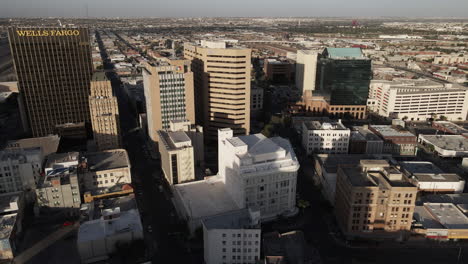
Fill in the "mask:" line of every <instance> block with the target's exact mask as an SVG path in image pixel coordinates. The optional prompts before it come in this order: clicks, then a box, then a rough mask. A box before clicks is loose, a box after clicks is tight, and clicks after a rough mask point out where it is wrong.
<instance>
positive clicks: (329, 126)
mask: <svg viewBox="0 0 468 264" xmlns="http://www.w3.org/2000/svg"><path fill="white" fill-rule="evenodd" d="M304 125H305V127H306V128H307V129H308V130H349V129H348V128H347V127H345V126H344V125H343V124H342V123H341V121H338V122H333V121H330V122H320V121H307V122H304Z"/></svg>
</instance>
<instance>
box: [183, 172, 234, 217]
mask: <svg viewBox="0 0 468 264" xmlns="http://www.w3.org/2000/svg"><path fill="white" fill-rule="evenodd" d="M174 190H175V192H177V193H178V194H179V195H180V197H181V199H182V202H183V204H184V207H185V210H186V213H187V215H189V216H191V218H192V219H196V218H204V217H208V216H214V215H218V214H221V213H224V212H228V211H234V210H239V209H240V208H239V207H238V206H237V205H236V203H235V202H234V200H232V198H231V196H230V195H229V194H228V192H227V190H226V187H225V185H224V183H223V182H222V181H221V179H220V178H218V177H217V176H213V177H211V178H208V179H205V180H203V181H195V182H189V183H182V184H176V185H174Z"/></svg>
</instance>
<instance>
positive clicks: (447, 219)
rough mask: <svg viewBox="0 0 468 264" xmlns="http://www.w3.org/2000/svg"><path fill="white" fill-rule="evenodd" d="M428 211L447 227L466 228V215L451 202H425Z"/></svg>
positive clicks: (467, 223) (467, 219)
mask: <svg viewBox="0 0 468 264" xmlns="http://www.w3.org/2000/svg"><path fill="white" fill-rule="evenodd" d="M424 207H425V208H426V209H427V210H428V211H429V213H430V214H431V215H432V216H433V217H434V218H435V219H437V220H438V221H439V223H440V224H442V225H443V226H444V227H446V228H448V229H468V217H466V215H464V214H463V213H462V212H461V211H460V209H458V208H457V207H456V206H455V205H454V204H452V203H425V204H424Z"/></svg>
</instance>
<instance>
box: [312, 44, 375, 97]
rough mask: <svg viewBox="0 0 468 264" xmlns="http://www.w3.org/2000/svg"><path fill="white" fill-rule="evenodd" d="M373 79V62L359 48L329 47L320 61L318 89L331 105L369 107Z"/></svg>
mask: <svg viewBox="0 0 468 264" xmlns="http://www.w3.org/2000/svg"><path fill="white" fill-rule="evenodd" d="M371 79H372V70H371V60H370V59H368V58H366V57H365V56H364V55H363V54H362V51H361V50H360V49H359V48H326V49H325V50H324V52H323V53H322V55H321V57H320V59H319V61H318V75H317V86H318V88H319V89H320V90H321V91H323V92H327V93H329V94H330V105H332V106H333V105H339V106H341V105H354V106H366V105H367V98H368V96H369V84H370V80H371Z"/></svg>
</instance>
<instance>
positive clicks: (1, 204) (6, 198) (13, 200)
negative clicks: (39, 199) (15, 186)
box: [0, 192, 22, 214]
mask: <svg viewBox="0 0 468 264" xmlns="http://www.w3.org/2000/svg"><path fill="white" fill-rule="evenodd" d="M21 195H22V192H12V193H5V194H0V213H1V214H4V213H7V212H12V213H14V212H16V211H18V209H19V208H18V206H19V205H18V202H19V200H20V198H21Z"/></svg>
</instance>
